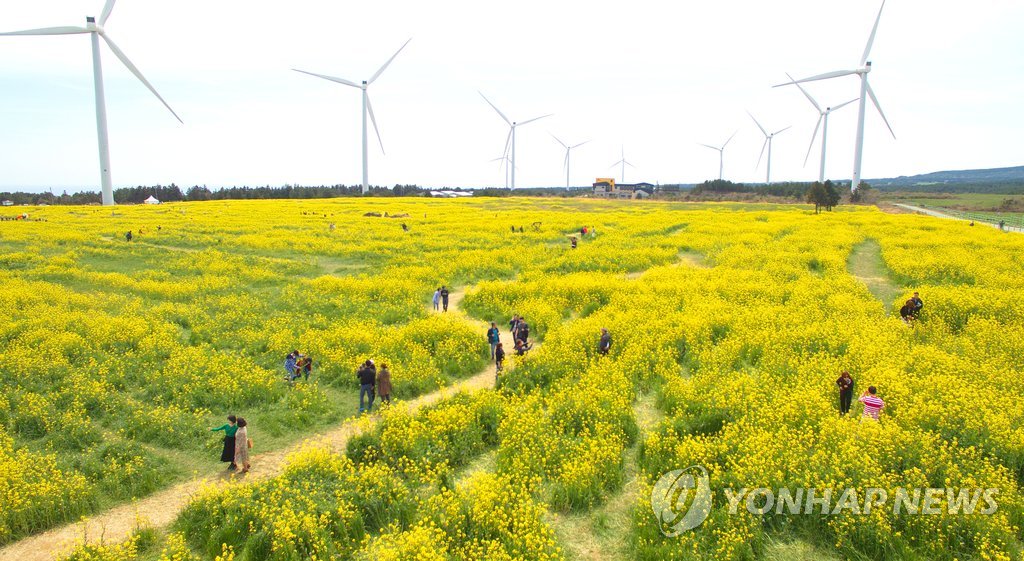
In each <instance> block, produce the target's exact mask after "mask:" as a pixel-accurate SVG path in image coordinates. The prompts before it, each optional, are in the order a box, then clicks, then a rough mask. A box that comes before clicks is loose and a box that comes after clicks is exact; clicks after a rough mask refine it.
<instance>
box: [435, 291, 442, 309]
mask: <svg viewBox="0 0 1024 561" xmlns="http://www.w3.org/2000/svg"><path fill="white" fill-rule="evenodd" d="M440 303H441V289H440V288H438V289H437V290H435V291H434V311H435V312H436V311H437V308H438V305H440Z"/></svg>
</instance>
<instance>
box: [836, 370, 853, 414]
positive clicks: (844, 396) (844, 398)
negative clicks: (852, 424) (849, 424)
mask: <svg viewBox="0 0 1024 561" xmlns="http://www.w3.org/2000/svg"><path fill="white" fill-rule="evenodd" d="M836 385H837V386H839V414H840V415H845V414H847V413H849V412H850V404H851V403H852V402H853V377H852V376H850V373H849V372H846V371H843V374H842V375H841V376H839V379H838V380H836Z"/></svg>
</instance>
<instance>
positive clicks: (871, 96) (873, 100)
mask: <svg viewBox="0 0 1024 561" xmlns="http://www.w3.org/2000/svg"><path fill="white" fill-rule="evenodd" d="M865 85H866V86H867V87H868V96H869V97H870V98H871V103H874V104H875V109H878V114H879V115H881V116H882V120H883V121H885V126H886V127H888V128H889V134H891V135H892V137H893V138H896V133H894V132H892V126H891V125H890V124H889V119H886V118H885V113H883V112H882V106H881V105H879V104H878V98H877V97H875V91H874V90H872V89H871V84H865Z"/></svg>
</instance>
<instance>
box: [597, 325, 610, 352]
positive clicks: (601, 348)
mask: <svg viewBox="0 0 1024 561" xmlns="http://www.w3.org/2000/svg"><path fill="white" fill-rule="evenodd" d="M611 348H612V335H611V333H608V329H607V328H604V327H602V328H601V340H600V341H599V342H598V343H597V352H599V353H601V354H603V355H607V354H608V351H609V350H611Z"/></svg>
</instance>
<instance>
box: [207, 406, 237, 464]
mask: <svg viewBox="0 0 1024 561" xmlns="http://www.w3.org/2000/svg"><path fill="white" fill-rule="evenodd" d="M236 421H237V418H236V417H235V416H234V415H228V422H227V423H226V424H223V425H221V426H219V427H217V428H215V429H210V432H217V431H224V449H223V450H222V451H221V453H220V461H222V462H229V464H228V469H229V470H231V471H235V470H236V469H238V465H237V464H235V435H236V434H237V433H238V425H237V424H235V423H236Z"/></svg>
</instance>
